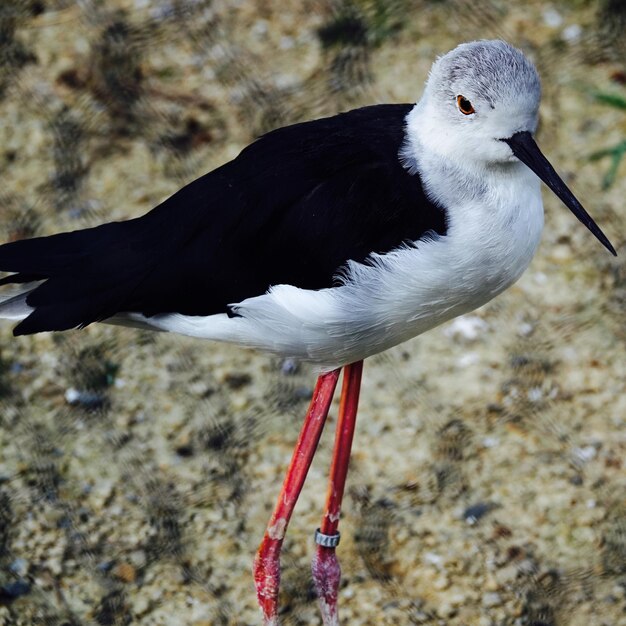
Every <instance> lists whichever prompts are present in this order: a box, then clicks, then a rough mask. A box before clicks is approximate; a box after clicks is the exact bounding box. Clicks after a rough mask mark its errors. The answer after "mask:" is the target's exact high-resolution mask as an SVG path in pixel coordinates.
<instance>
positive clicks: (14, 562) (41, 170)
mask: <svg viewBox="0 0 626 626" xmlns="http://www.w3.org/2000/svg"><path fill="white" fill-rule="evenodd" d="M346 4H347V3H340V2H337V3H335V4H334V6H335V7H339V6H345V5H346ZM609 5H610V3H607V2H605V3H603V4H602V6H609ZM185 6H186V10H185ZM331 6H332V3H324V2H312V1H308V2H291V1H289V2H286V1H282V2H278V1H270V2H261V1H260V0H259V1H257V2H243V1H239V2H212V3H209V2H207V3H204V4H203V3H202V2H195V3H187V4H185V3H183V2H178V3H177V2H172V3H171V4H169V3H165V2H150V1H149V0H136V1H135V2H130V1H121V0H115V1H109V2H106V3H103V4H98V3H96V2H84V3H81V4H80V5H79V4H74V3H71V2H61V1H59V2H56V3H55V2H47V1H46V2H39V3H37V2H25V1H23V2H14V0H12V1H11V2H5V3H3V8H0V26H3V25H4V26H3V30H2V32H3V33H9V35H11V33H12V35H11V36H9V35H7V36H6V37H5V38H4V39H3V40H2V41H3V43H2V46H4V48H3V49H2V55H3V56H2V58H3V64H2V66H1V67H2V74H1V75H0V90H1V99H0V120H1V122H0V163H1V166H0V180H1V182H2V185H1V188H0V221H1V223H2V239H3V240H4V239H6V238H8V237H12V238H14V237H21V236H28V235H31V234H35V233H36V234H47V233H53V232H56V231H59V230H64V229H74V228H78V227H83V226H86V225H92V224H97V223H100V222H102V221H105V220H111V219H123V218H127V217H131V216H135V215H140V214H142V213H143V212H145V211H146V210H148V209H149V208H150V207H152V206H154V205H155V204H156V203H158V202H159V201H160V200H161V199H163V198H165V197H167V196H168V195H169V194H171V193H173V192H174V191H175V190H176V189H178V188H179V187H180V186H181V185H182V184H183V183H184V182H187V181H189V180H192V179H193V178H194V177H196V176H198V175H200V174H201V173H203V172H205V171H207V170H209V169H211V168H212V167H215V166H217V165H218V164H220V163H222V162H224V161H225V160H227V159H229V158H232V157H233V156H234V155H236V154H237V152H238V151H239V150H240V149H241V148H242V147H243V146H244V145H245V144H246V143H247V142H249V141H250V140H251V139H252V138H253V137H254V136H255V135H257V134H258V133H259V132H263V131H264V130H267V129H269V128H271V127H273V126H275V125H277V124H284V123H288V122H290V121H295V120H298V119H304V118H307V117H313V116H316V115H322V114H326V113H332V112H334V111H337V110H342V109H346V108H350V107H352V106H358V105H360V104H365V103H373V102H383V101H414V100H416V99H417V98H418V97H419V95H420V91H421V85H422V84H423V80H424V78H425V76H426V74H427V71H428V68H429V66H430V63H431V62H432V60H433V58H434V57H435V56H436V55H437V54H439V53H442V52H445V51H447V50H448V49H450V48H451V47H453V46H454V45H455V44H457V43H458V42H460V41H464V40H470V39H475V38H483V37H494V36H498V37H503V38H506V39H507V40H509V41H510V42H512V43H514V44H516V45H519V46H523V47H524V49H525V50H526V51H527V52H528V53H529V54H530V55H531V56H532V57H533V58H534V59H535V61H536V62H537V65H538V67H539V69H540V72H541V74H542V77H543V81H544V104H543V108H542V118H541V128H540V132H539V143H540V144H541V145H542V147H543V150H544V152H545V153H546V154H547V155H549V156H550V158H551V160H552V161H553V163H554V164H555V165H556V166H557V169H559V171H560V172H562V173H563V175H564V176H565V178H566V180H567V181H568V183H569V184H570V185H571V187H572V188H573V189H574V190H575V192H576V193H577V195H578V196H579V197H580V199H581V201H582V202H583V204H584V205H585V206H586V207H587V208H588V209H589V210H590V212H591V213H592V214H593V216H594V217H595V218H596V219H597V221H598V222H599V223H600V224H601V226H602V227H603V229H604V230H605V232H606V233H607V234H608V235H609V237H610V238H611V240H612V241H613V243H614V244H615V245H616V247H619V248H620V250H621V254H620V256H618V258H617V259H612V258H611V257H610V256H609V255H608V253H606V251H605V250H603V249H602V248H601V247H600V245H599V244H598V243H597V242H596V241H595V240H594V239H592V237H591V235H590V234H589V233H588V232H587V231H586V230H585V229H584V228H583V227H582V226H580V225H579V224H577V223H576V221H575V220H574V218H573V217H572V215H571V214H570V213H569V212H568V211H567V210H565V209H564V208H563V207H562V206H561V205H560V203H559V202H558V200H557V199H556V198H554V197H553V196H551V195H550V194H548V193H547V192H546V195H545V202H546V231H545V234H544V239H543V243H542V245H541V248H540V250H539V253H538V255H537V258H536V259H535V261H534V262H533V264H532V266H531V267H530V269H529V270H528V271H527V273H526V274H525V275H524V277H523V278H522V279H521V280H520V281H519V283H518V284H517V285H515V286H514V287H513V288H512V289H510V290H509V291H508V292H507V293H506V294H504V295H503V296H501V297H499V298H498V299H497V300H496V301H494V302H493V303H491V304H489V305H487V306H486V307H484V308H482V309H481V310H479V311H477V312H476V313H475V314H473V315H471V316H467V317H465V318H462V319H461V320H457V321H455V322H453V323H451V324H448V325H446V326H444V327H441V328H440V329H435V330H434V331H432V332H430V333H429V334H427V335H425V336H423V337H420V338H418V339H416V340H413V341H411V342H409V343H407V344H405V345H402V346H399V347H397V348H395V349H393V350H391V351H390V352H388V353H385V354H383V355H380V356H378V357H375V358H372V359H370V360H369V361H368V362H367V363H366V366H365V375H364V389H363V393H362V400H361V408H360V414H359V424H358V430H357V434H356V438H355V445H354V454H353V458H352V463H351V472H350V475H349V479H348V494H347V496H346V501H345V505H344V510H343V519H342V524H341V528H342V537H343V538H342V543H341V547H340V549H339V554H340V559H341V563H342V567H343V572H344V578H343V586H342V589H341V594H340V605H341V618H342V623H344V624H407V625H408V624H438V625H439V624H442V625H443V624H445V625H451V626H453V625H466V624H468V625H473V624H476V625H478V626H496V625H498V626H505V625H506V626H509V625H510V626H513V625H515V626H522V625H524V626H526V625H529V626H530V625H534V626H540V625H542V626H544V625H555V626H557V625H558V626H561V625H565V624H567V625H570V624H571V625H572V626H587V625H598V626H604V625H606V626H616V625H619V624H626V576H625V575H626V565H625V564H626V522H625V520H624V512H625V498H624V496H625V494H626V491H625V487H626V477H625V475H624V470H623V459H624V451H625V449H626V421H625V414H626V394H625V393H624V392H625V386H626V361H625V359H624V341H625V339H626V330H625V327H624V306H625V305H626V266H625V265H624V263H625V261H624V259H625V258H626V247H624V245H623V244H624V241H625V239H624V232H625V231H624V225H625V217H626V215H625V209H624V202H623V200H624V197H625V194H626V184H625V182H624V172H625V171H626V169H625V168H626V165H622V167H621V169H620V170H619V171H618V176H617V180H616V182H615V183H614V185H613V186H612V187H611V188H610V189H608V190H603V189H602V186H601V180H602V177H603V175H604V174H605V172H606V171H607V168H608V165H609V163H608V162H607V161H600V162H593V163H592V162H590V161H589V159H588V155H589V154H590V153H591V152H593V151H594V150H598V149H600V148H604V147H607V146H610V145H614V144H616V143H617V142H618V141H620V140H623V139H624V137H625V135H626V115H625V112H624V111H620V110H619V109H617V108H611V107H608V106H604V105H602V104H599V103H597V102H595V101H594V100H593V98H592V97H591V96H590V95H589V91H590V90H594V89H596V90H603V91H608V92H611V93H617V94H621V96H622V97H624V95H625V91H624V86H623V82H624V76H625V75H624V71H625V66H624V57H623V52H624V44H623V38H621V37H620V36H619V35H618V36H615V33H616V30H615V24H617V23H618V22H617V21H616V20H617V19H618V18H617V17H615V16H612V17H610V19H608V18H606V17H602V14H601V10H600V9H601V7H599V5H598V4H597V3H594V2H575V3H574V2H569V3H559V2H555V3H553V4H550V5H547V4H546V3H544V2H538V1H537V2H534V1H533V2H526V3H517V4H515V6H514V7H513V6H512V5H509V3H498V2H495V1H494V2H485V1H483V2H474V3H469V2H460V1H457V2H434V1H433V2H425V1H424V2H402V1H399V0H396V1H395V2H388V3H382V2H376V1H373V0H355V2H354V3H353V5H352V6H353V12H352V13H350V14H349V18H350V19H351V20H353V21H352V22H350V23H351V24H354V23H356V24H357V25H359V28H361V30H359V29H356V32H357V35H354V32H355V30H354V29H352V30H351V31H350V32H351V33H352V35H351V37H352V39H351V41H350V43H349V45H347V44H346V43H345V41H344V42H343V44H342V45H341V46H339V45H331V43H329V42H331V41H332V37H333V33H336V32H337V27H336V25H337V24H338V23H342V22H341V20H342V19H343V20H344V22H343V23H344V24H345V19H347V18H345V15H346V14H345V13H344V14H339V15H337V14H335V16H334V17H333V13H332V10H331V8H330V7H331ZM615 10H617V9H615ZM10 11H13V13H10ZM7 16H8V17H7ZM355 16H356V17H355ZM13 17H14V18H15V19H14V20H13ZM333 28H334V29H335V30H333ZM361 31H363V32H364V33H365V35H363V34H362V33H361ZM621 32H622V35H623V31H621ZM358 33H361V34H358ZM612 37H613V38H612ZM5 48H6V49H5ZM0 333H1V337H0V402H1V404H0V408H1V413H0V450H1V456H0V624H2V625H9V624H11V625H13V624H14V625H18V624H19V625H40V624H41V625H44V624H45V625H55V626H57V625H58V626H61V625H62V624H64V625H79V624H80V625H83V624H88V625H98V624H100V625H107V624H116V625H117V624H124V625H125V624H138V625H139V624H140V625H143V626H148V625H150V626H152V625H161V624H168V625H177V624H182V625H191V626H201V625H203V626H206V625H208V624H216V625H225V624H238V625H239V624H241V625H244V624H250V625H252V624H258V623H259V621H260V618H259V613H258V609H257V608H256V604H255V596H254V591H253V587H252V579H251V573H250V568H251V562H252V557H253V554H254V552H255V550H256V547H257V545H258V542H259V540H260V538H261V535H262V532H263V529H264V526H265V523H266V521H267V519H268V516H269V513H270V509H271V507H272V505H273V503H274V499H275V497H276V495H277V492H278V489H279V485H280V481H281V478H282V474H283V472H284V470H285V467H286V464H287V463H288V460H289V457H290V451H291V448H292V445H293V443H294V440H295V438H296V436H297V432H298V429H299V426H300V421H301V418H302V415H303V413H304V411H305V409H306V404H307V399H308V397H309V396H310V393H311V390H312V387H313V384H314V379H315V375H314V373H313V372H312V371H311V370H309V369H308V368H307V367H305V366H298V365H297V364H291V363H281V362H280V361H278V360H276V359H272V358H269V357H266V356H263V355H260V354H255V353H251V352H247V351H244V350H240V349H237V348H234V347H229V346H221V345H214V344H210V343H203V342H200V341H192V340H187V339H183V338H176V337H172V336H165V335H156V334H149V333H146V332H140V331H133V330H129V329H121V328H113V327H90V328H88V329H87V330H85V331H81V332H71V333H67V334H63V335H54V336H52V335H42V336H35V337H27V338H20V339H13V338H12V336H11V328H10V326H9V325H8V324H4V325H3V326H2V328H0ZM333 413H334V411H333ZM333 427H334V417H331V419H330V422H329V424H328V427H327V429H326V432H325V434H324V437H323V440H322V444H321V449H320V451H319V454H318V456H317V457H316V459H315V462H314V464H313V467H312V469H311V473H310V476H309V479H308V481H307V484H306V486H305V489H304V492H303V494H302V497H301V499H300V502H299V504H298V507H297V509H296V514H295V517H294V519H293V522H292V524H291V527H290V529H289V534H288V538H287V540H286V542H285V546H284V552H283V559H282V562H283V568H284V575H283V593H282V596H281V604H282V606H283V609H284V610H283V614H282V620H283V623H284V624H320V623H321V621H320V618H319V616H318V611H317V607H316V602H315V598H314V596H313V594H312V591H311V584H310V576H309V561H310V558H311V554H312V533H313V530H314V529H315V528H316V526H317V525H318V522H319V517H320V514H321V509H322V505H323V499H324V493H325V474H326V472H327V468H328V464H329V458H330V456H329V455H330V448H331V445H332V436H333Z"/></svg>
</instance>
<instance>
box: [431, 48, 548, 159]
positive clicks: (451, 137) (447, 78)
mask: <svg viewBox="0 0 626 626" xmlns="http://www.w3.org/2000/svg"><path fill="white" fill-rule="evenodd" d="M540 99H541V86H540V83H539V75H538V74H537V70H536V69H535V66H534V65H533V64H532V63H531V62H530V60H528V59H527V58H526V57H525V56H524V54H523V53H522V52H521V51H520V50H517V49H516V48H513V47H512V46H510V45H509V44H507V43H505V42H504V41H474V42H471V43H464V44H461V45H460V46H457V47H456V48H455V49H454V50H452V51H451V52H448V54H446V55H444V56H442V57H440V58H439V59H437V61H435V63H434V64H433V66H432V69H431V71H430V76H429V77H428V81H427V83H426V89H425V91H424V97H423V98H422V101H421V102H420V105H422V107H423V109H424V114H425V115H424V117H423V118H422V121H423V122H427V123H426V124H425V125H426V126H427V127H428V128H427V129H426V128H424V131H425V132H424V135H429V136H427V137H424V139H425V140H426V141H427V142H428V143H429V144H431V145H429V146H428V147H429V148H431V149H434V150H436V151H437V152H439V153H440V154H442V155H444V156H446V157H447V158H450V159H453V160H462V161H464V162H465V163H469V162H472V163H476V165H477V166H481V165H487V164H490V163H491V164H493V163H502V162H508V161H511V160H512V159H514V158H515V157H514V156H513V154H512V152H511V149H510V148H509V147H508V146H507V145H506V143H503V142H502V139H505V138H508V137H512V136H513V135H514V134H516V133H518V132H529V133H534V132H535V130H536V129H537V121H538V113H539V101H540Z"/></svg>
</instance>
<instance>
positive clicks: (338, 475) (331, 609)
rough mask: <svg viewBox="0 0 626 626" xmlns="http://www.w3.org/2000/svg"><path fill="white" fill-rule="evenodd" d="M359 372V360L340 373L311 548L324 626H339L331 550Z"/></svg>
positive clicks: (336, 567)
mask: <svg viewBox="0 0 626 626" xmlns="http://www.w3.org/2000/svg"><path fill="white" fill-rule="evenodd" d="M362 373H363V361H357V362H356V363H352V364H351V365H347V366H346V367H345V368H344V371H343V386H342V389H341V403H340V405H339V416H338V418H337V432H336V435H335V447H334V448H333V460H332V463H331V466H330V475H329V480H328V492H327V495H326V512H325V513H324V517H323V518H322V524H321V526H320V528H319V530H318V531H317V532H316V533H315V542H316V544H317V545H316V546H315V556H314V557H313V563H312V564H311V571H312V573H313V583H314V585H315V591H316V592H317V596H318V598H319V601H320V607H321V610H322V619H323V621H324V626H336V625H338V624H339V617H338V614H337V593H338V591H339V581H340V580H341V567H340V566H339V561H338V560H337V556H336V554H335V547H336V546H337V544H338V543H339V531H338V528H339V517H340V512H341V500H342V498H343V490H344V487H345V484H346V476H347V475H348V464H349V462H350V450H351V448H352V438H353V436H354V427H355V425H356V412H357V407H358V404H359V391H360V390H361V374H362Z"/></svg>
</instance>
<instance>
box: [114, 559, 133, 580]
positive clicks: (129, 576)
mask: <svg viewBox="0 0 626 626" xmlns="http://www.w3.org/2000/svg"><path fill="white" fill-rule="evenodd" d="M111 573H112V574H113V576H115V578H118V579H119V580H121V581H123V582H125V583H134V582H135V580H136V579H137V570H136V569H135V568H134V567H133V566H132V565H131V564H130V563H118V564H117V565H116V566H115V567H114V568H113V570H112V571H111Z"/></svg>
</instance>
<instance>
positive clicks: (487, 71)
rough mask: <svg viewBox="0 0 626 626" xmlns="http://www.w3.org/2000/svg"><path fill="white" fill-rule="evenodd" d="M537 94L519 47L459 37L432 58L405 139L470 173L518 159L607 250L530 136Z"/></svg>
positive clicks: (534, 125)
mask: <svg viewBox="0 0 626 626" xmlns="http://www.w3.org/2000/svg"><path fill="white" fill-rule="evenodd" d="M540 99H541V86H540V82H539V75H538V74H537V70H536V69H535V66H534V65H533V64H532V62H531V61H530V60H529V59H528V58H527V57H526V56H525V55H524V54H523V53H522V52H521V51H520V50H518V49H517V48H514V47H513V46H510V45H509V44H508V43H506V42H504V41H499V40H494V41H474V42H470V43H464V44H461V45H459V46H457V47H456V48H455V49H454V50H452V51H450V52H448V53H447V54H445V55H443V56H442V57H440V58H439V59H437V61H435V63H434V64H433V66H432V69H431V71H430V75H429V77H428V80H427V82H426V87H425V90H424V95H423V96H422V99H421V100H420V101H419V102H418V104H417V105H416V107H415V109H414V111H413V112H412V114H411V115H410V116H409V118H408V123H407V138H408V139H409V142H410V143H412V144H413V145H416V146H419V148H418V150H424V151H427V152H428V153H429V154H430V155H434V156H435V157H437V156H438V157H440V158H442V159H444V160H445V161H446V162H448V163H451V164H456V165H457V166H459V167H462V168H464V169H467V170H470V171H474V172H477V173H480V172H481V171H484V170H485V169H490V168H491V169H494V168H503V169H505V170H506V169H510V167H517V166H520V161H521V162H522V163H524V164H525V165H526V166H528V167H529V168H530V169H531V170H532V171H533V172H534V173H535V174H536V175H537V176H538V177H539V178H540V179H541V180H542V181H543V182H544V183H546V185H548V187H550V189H552V191H554V193H555V194H556V195H557V196H558V197H559V198H560V199H561V200H562V201H563V202H564V203H565V204H566V205H567V207H568V208H569V209H570V210H571V211H572V212H573V213H574V215H576V217H577V218H578V219H579V220H580V221H581V222H582V223H583V224H585V226H587V228H589V230H590V231H591V232H592V233H593V234H594V235H595V236H596V237H597V238H598V239H599V240H600V242H601V243H602V244H603V245H604V246H605V247H606V248H607V249H608V250H609V251H610V252H612V253H613V254H615V250H614V249H613V247H612V246H611V244H610V242H609V241H608V239H607V238H606V236H605V235H604V234H603V233H602V231H601V230H600V228H599V227H598V226H597V225H596V223H595V222H594V221H593V220H592V219H591V217H590V216H589V214H588V213H587V212H586V211H585V209H584V208H583V207H582V206H581V204H580V202H578V200H577V199H576V198H575V197H574V195H573V194H572V192H571V191H570V190H569V189H568V188H567V186H566V185H565V183H564V182H563V181H562V180H561V178H560V177H559V176H558V174H557V173H556V172H555V171H554V168H553V167H552V166H551V165H550V163H549V162H548V160H547V159H546V158H545V157H544V156H543V154H542V153H541V151H540V150H539V148H538V147H537V144H536V143H535V141H534V139H533V134H534V132H535V130H536V129H537V123H538V114H539V102H540Z"/></svg>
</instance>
